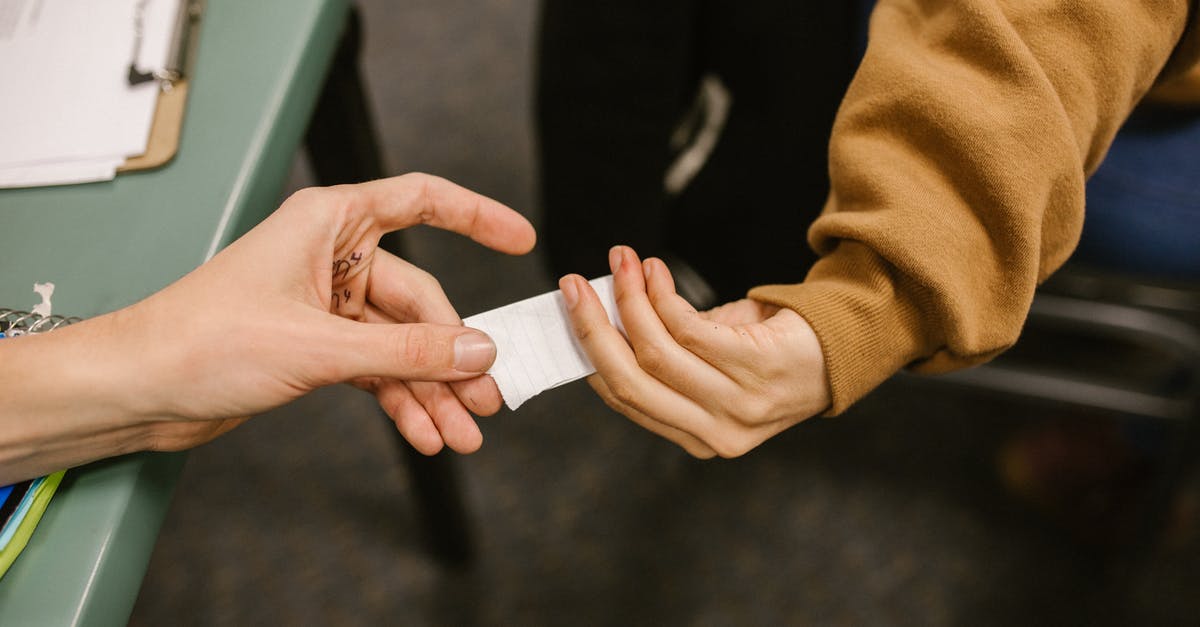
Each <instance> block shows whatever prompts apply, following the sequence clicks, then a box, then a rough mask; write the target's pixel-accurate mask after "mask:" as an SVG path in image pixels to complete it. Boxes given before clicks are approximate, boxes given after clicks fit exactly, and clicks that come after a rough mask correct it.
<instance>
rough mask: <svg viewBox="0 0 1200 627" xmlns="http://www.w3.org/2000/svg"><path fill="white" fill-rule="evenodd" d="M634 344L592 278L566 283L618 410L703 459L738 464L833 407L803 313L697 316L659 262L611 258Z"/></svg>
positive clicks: (762, 308)
mask: <svg viewBox="0 0 1200 627" xmlns="http://www.w3.org/2000/svg"><path fill="white" fill-rule="evenodd" d="M609 265H610V266H611V267H612V271H613V276H614V280H613V284H614V290H615V293H616V300H617V307H618V309H619V310H620V313H621V321H622V323H623V324H624V326H625V331H626V333H627V334H628V336H629V339H628V341H626V339H625V338H624V337H622V336H621V334H620V332H619V331H617V330H616V328H614V327H613V326H612V324H610V323H609V321H608V317H607V316H606V315H605V312H604V308H603V306H602V305H601V304H600V300H599V297H597V296H596V293H595V291H593V290H592V288H591V286H590V285H588V283H587V281H585V280H584V279H583V278H582V277H580V276H578V275H568V276H565V277H563V278H562V279H561V280H560V281H559V287H560V288H561V289H562V291H563V296H564V299H565V300H566V303H567V309H568V311H569V313H570V316H571V322H572V324H573V326H574V328H575V333H576V335H577V337H578V338H579V341H580V343H581V344H582V345H583V348H584V351H585V352H587V355H588V357H589V358H590V359H591V361H592V364H593V365H595V367H596V374H595V375H592V376H591V377H590V378H589V379H588V383H590V384H591V386H592V388H593V389H595V390H596V392H597V393H598V394H599V395H600V396H601V397H602V398H603V399H604V401H605V403H607V404H608V406H609V407H611V408H613V409H614V410H615V411H618V412H620V413H622V414H624V415H625V416H627V417H628V418H629V419H631V420H633V421H634V422H635V423H637V424H639V425H641V426H642V427H644V428H646V429H649V430H650V431H652V432H654V433H657V434H658V435H660V436H662V437H664V438H666V439H668V440H671V441H672V442H674V443H676V444H678V445H679V446H681V447H683V448H684V449H685V450H686V451H687V452H688V453H690V454H692V455H694V456H696V457H702V458H709V457H713V456H714V455H719V456H721V457H737V456H739V455H742V454H744V453H746V452H748V451H750V450H751V449H753V448H754V447H756V446H758V445H759V444H761V443H762V442H764V441H765V440H767V439H769V438H770V437H772V436H774V435H775V434H777V433H779V432H781V431H783V430H785V429H787V428H788V427H791V426H792V425H795V424H796V423H798V422H800V421H801V420H804V419H806V418H808V417H810V416H813V415H815V414H817V413H819V412H821V411H822V410H824V409H825V408H827V407H828V406H829V403H830V392H829V384H828V381H827V377H826V373H825V360H824V356H823V354H822V351H821V345H820V343H819V342H818V341H817V337H816V334H814V333H813V331H812V328H811V327H809V326H808V323H806V322H805V321H804V319H803V318H801V317H800V316H799V315H798V314H797V313H795V312H794V311H791V310H790V309H780V308H778V307H774V306H771V305H766V304H763V303H758V302H755V301H751V300H739V301H736V302H733V303H729V304H727V305H723V306H721V307H717V308H716V309H712V310H709V311H705V312H697V311H696V310H695V309H694V308H692V306H691V305H689V304H688V303H687V301H686V300H684V299H683V297H681V296H679V295H678V294H676V293H675V283H674V280H673V279H672V277H671V272H670V270H669V269H668V268H667V266H666V264H664V263H663V262H662V261H661V260H659V259H647V260H646V261H645V262H642V261H640V260H639V259H638V256H637V254H636V253H634V251H633V250H632V249H630V248H628V247H625V246H617V247H614V248H613V249H612V250H611V251H610V252H609Z"/></svg>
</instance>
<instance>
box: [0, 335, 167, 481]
mask: <svg viewBox="0 0 1200 627" xmlns="http://www.w3.org/2000/svg"><path fill="white" fill-rule="evenodd" d="M114 324H115V321H114V320H113V319H111V318H110V317H109V316H102V317H100V318H96V319H93V320H89V321H86V322H82V323H79V324H77V325H73V326H71V327H65V328H62V329H59V330H56V331H54V332H52V333H48V334H46V335H37V336H24V337H19V338H12V339H4V340H0V484H2V483H4V482H6V481H12V480H19V479H23V478H29V477H32V476H36V475H41V474H45V473H47V472H53V471H56V470H61V469H62V468H66V467H70V466H75V465H78V464H82V463H86V462H89V461H93V460H96V459H101V458H104V457H111V456H115V455H121V454H124V453H130V452H134V451H139V450H144V449H145V447H146V443H147V442H148V439H149V438H148V433H149V425H148V422H147V419H146V417H145V415H144V414H141V413H140V412H139V411H138V410H137V407H136V405H137V404H136V402H134V401H133V400H132V399H134V398H135V397H136V395H137V392H136V389H135V388H136V385H133V384H132V381H131V379H132V378H133V377H131V375H130V373H129V372H127V370H128V366H127V365H126V362H128V361H129V359H128V358H126V357H124V356H122V355H120V354H119V353H117V352H116V351H114V350H113V349H114V348H115V347H116V346H117V343H116V342H114V341H113V338H114V333H115V332H116V329H115V327H114Z"/></svg>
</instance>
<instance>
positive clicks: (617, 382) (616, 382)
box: [607, 377, 637, 405]
mask: <svg viewBox="0 0 1200 627" xmlns="http://www.w3.org/2000/svg"><path fill="white" fill-rule="evenodd" d="M607 383H608V391H609V393H610V394H612V396H613V398H614V399H616V400H617V401H620V402H621V403H624V404H625V405H632V404H633V401H634V399H635V398H636V397H637V391H636V389H635V386H634V385H633V383H632V382H631V381H629V380H628V379H626V378H624V377H615V378H612V379H609V380H608V381H607Z"/></svg>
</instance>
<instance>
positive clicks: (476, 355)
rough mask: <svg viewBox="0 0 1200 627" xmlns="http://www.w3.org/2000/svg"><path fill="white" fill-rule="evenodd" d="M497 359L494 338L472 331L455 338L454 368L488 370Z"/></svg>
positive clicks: (464, 370) (475, 370) (466, 370)
mask: <svg viewBox="0 0 1200 627" xmlns="http://www.w3.org/2000/svg"><path fill="white" fill-rule="evenodd" d="M494 361H496V345H495V344H494V343H493V342H492V338H490V337H488V336H486V335H484V334H483V333H479V332H477V331H472V332H469V333H463V334H462V335H460V336H458V337H457V338H455V339H454V368H455V370H459V371H461V372H487V369H488V368H490V367H491V366H492V362H494Z"/></svg>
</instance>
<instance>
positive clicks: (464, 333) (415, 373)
mask: <svg viewBox="0 0 1200 627" xmlns="http://www.w3.org/2000/svg"><path fill="white" fill-rule="evenodd" d="M341 326H343V329H342V330H341V333H340V335H341V336H342V340H341V341H340V342H339V344H340V345H341V346H343V347H346V348H347V349H349V350H348V351H346V352H345V353H343V354H348V355H352V357H351V358H350V359H348V360H346V363H345V364H344V368H346V370H345V371H344V372H342V373H341V374H342V376H343V378H344V379H354V378H358V377H387V378H392V379H401V380H405V381H459V380H462V379H470V378H472V377H477V376H479V375H481V374H483V373H484V372H487V369H488V368H490V367H491V366H492V362H493V361H495V360H496V344H495V343H494V342H492V338H490V337H488V336H487V335H486V334H485V333H483V332H481V331H477V330H475V329H468V328H466V327H462V326H452V325H441V324H426V323H415V324H370V323H365V322H354V321H351V320H345V319H342V325H341Z"/></svg>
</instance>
